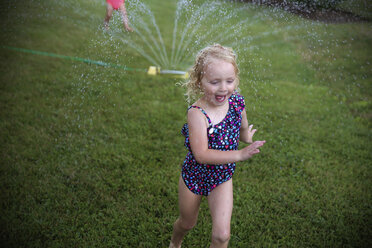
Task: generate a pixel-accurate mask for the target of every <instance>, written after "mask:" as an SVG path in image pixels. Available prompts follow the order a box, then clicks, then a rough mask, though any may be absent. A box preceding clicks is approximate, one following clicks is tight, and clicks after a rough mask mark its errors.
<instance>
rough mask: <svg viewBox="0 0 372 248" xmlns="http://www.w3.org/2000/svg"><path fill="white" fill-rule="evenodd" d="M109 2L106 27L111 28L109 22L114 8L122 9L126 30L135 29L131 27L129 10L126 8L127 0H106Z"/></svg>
mask: <svg viewBox="0 0 372 248" xmlns="http://www.w3.org/2000/svg"><path fill="white" fill-rule="evenodd" d="M106 2H107V10H106V17H105V21H104V23H105V28H106V29H108V28H109V22H110V19H111V17H112V12H113V11H114V10H118V9H120V12H121V14H122V16H123V24H124V28H125V30H127V31H129V32H132V31H133V29H132V28H131V27H129V21H128V16H127V10H126V9H125V0H106Z"/></svg>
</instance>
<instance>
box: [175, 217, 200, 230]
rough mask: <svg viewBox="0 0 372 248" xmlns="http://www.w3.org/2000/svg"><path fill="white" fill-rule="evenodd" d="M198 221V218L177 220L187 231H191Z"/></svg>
mask: <svg viewBox="0 0 372 248" xmlns="http://www.w3.org/2000/svg"><path fill="white" fill-rule="evenodd" d="M196 222H197V220H185V219H182V218H179V219H178V220H177V223H178V225H179V227H181V228H182V229H183V230H185V231H190V230H191V229H193V228H194V226H195V225H196Z"/></svg>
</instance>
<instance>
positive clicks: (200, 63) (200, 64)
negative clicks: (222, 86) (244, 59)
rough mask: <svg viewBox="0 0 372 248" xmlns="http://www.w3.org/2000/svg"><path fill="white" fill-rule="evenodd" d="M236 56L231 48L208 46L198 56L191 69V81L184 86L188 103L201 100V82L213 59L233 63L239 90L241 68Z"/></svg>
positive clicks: (216, 45)
mask: <svg viewBox="0 0 372 248" xmlns="http://www.w3.org/2000/svg"><path fill="white" fill-rule="evenodd" d="M236 57H237V56H236V54H235V53H234V51H233V50H232V48H230V47H224V46H221V45H220V44H213V45H211V46H208V47H206V48H204V49H202V50H201V51H199V53H198V54H197V55H196V59H195V64H194V66H193V67H192V68H191V69H190V72H189V75H190V78H189V80H188V81H187V82H186V83H185V84H184V86H185V87H186V89H187V90H186V94H185V95H186V96H187V101H188V102H189V103H190V102H191V101H193V100H196V99H197V98H199V97H200V96H201V95H202V94H203V91H202V88H201V80H202V78H203V76H204V73H205V68H206V66H207V65H208V64H209V63H210V61H211V60H212V59H221V60H224V61H226V62H229V63H231V64H232V65H233V66H234V70H235V75H236V78H235V82H236V89H238V85H239V68H238V65H237V63H236Z"/></svg>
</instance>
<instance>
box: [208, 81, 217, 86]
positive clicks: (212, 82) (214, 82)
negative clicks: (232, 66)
mask: <svg viewBox="0 0 372 248" xmlns="http://www.w3.org/2000/svg"><path fill="white" fill-rule="evenodd" d="M210 84H213V85H215V84H218V81H211V82H210Z"/></svg>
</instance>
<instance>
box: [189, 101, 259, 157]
mask: <svg viewBox="0 0 372 248" xmlns="http://www.w3.org/2000/svg"><path fill="white" fill-rule="evenodd" d="M187 123H188V126H189V138H190V146H191V150H192V153H193V155H194V157H195V159H196V161H197V162H198V163H200V164H227V163H234V162H238V161H244V160H247V159H248V158H250V157H252V156H253V155H254V154H256V153H259V152H260V150H259V149H258V148H259V147H261V146H263V144H264V143H265V141H256V142H254V143H253V144H251V145H250V146H247V147H245V148H244V149H241V150H234V151H220V150H214V149H209V148H208V136H207V123H206V119H205V116H204V115H203V113H202V112H201V111H200V110H198V109H195V108H193V109H190V110H189V111H188V114H187Z"/></svg>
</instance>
